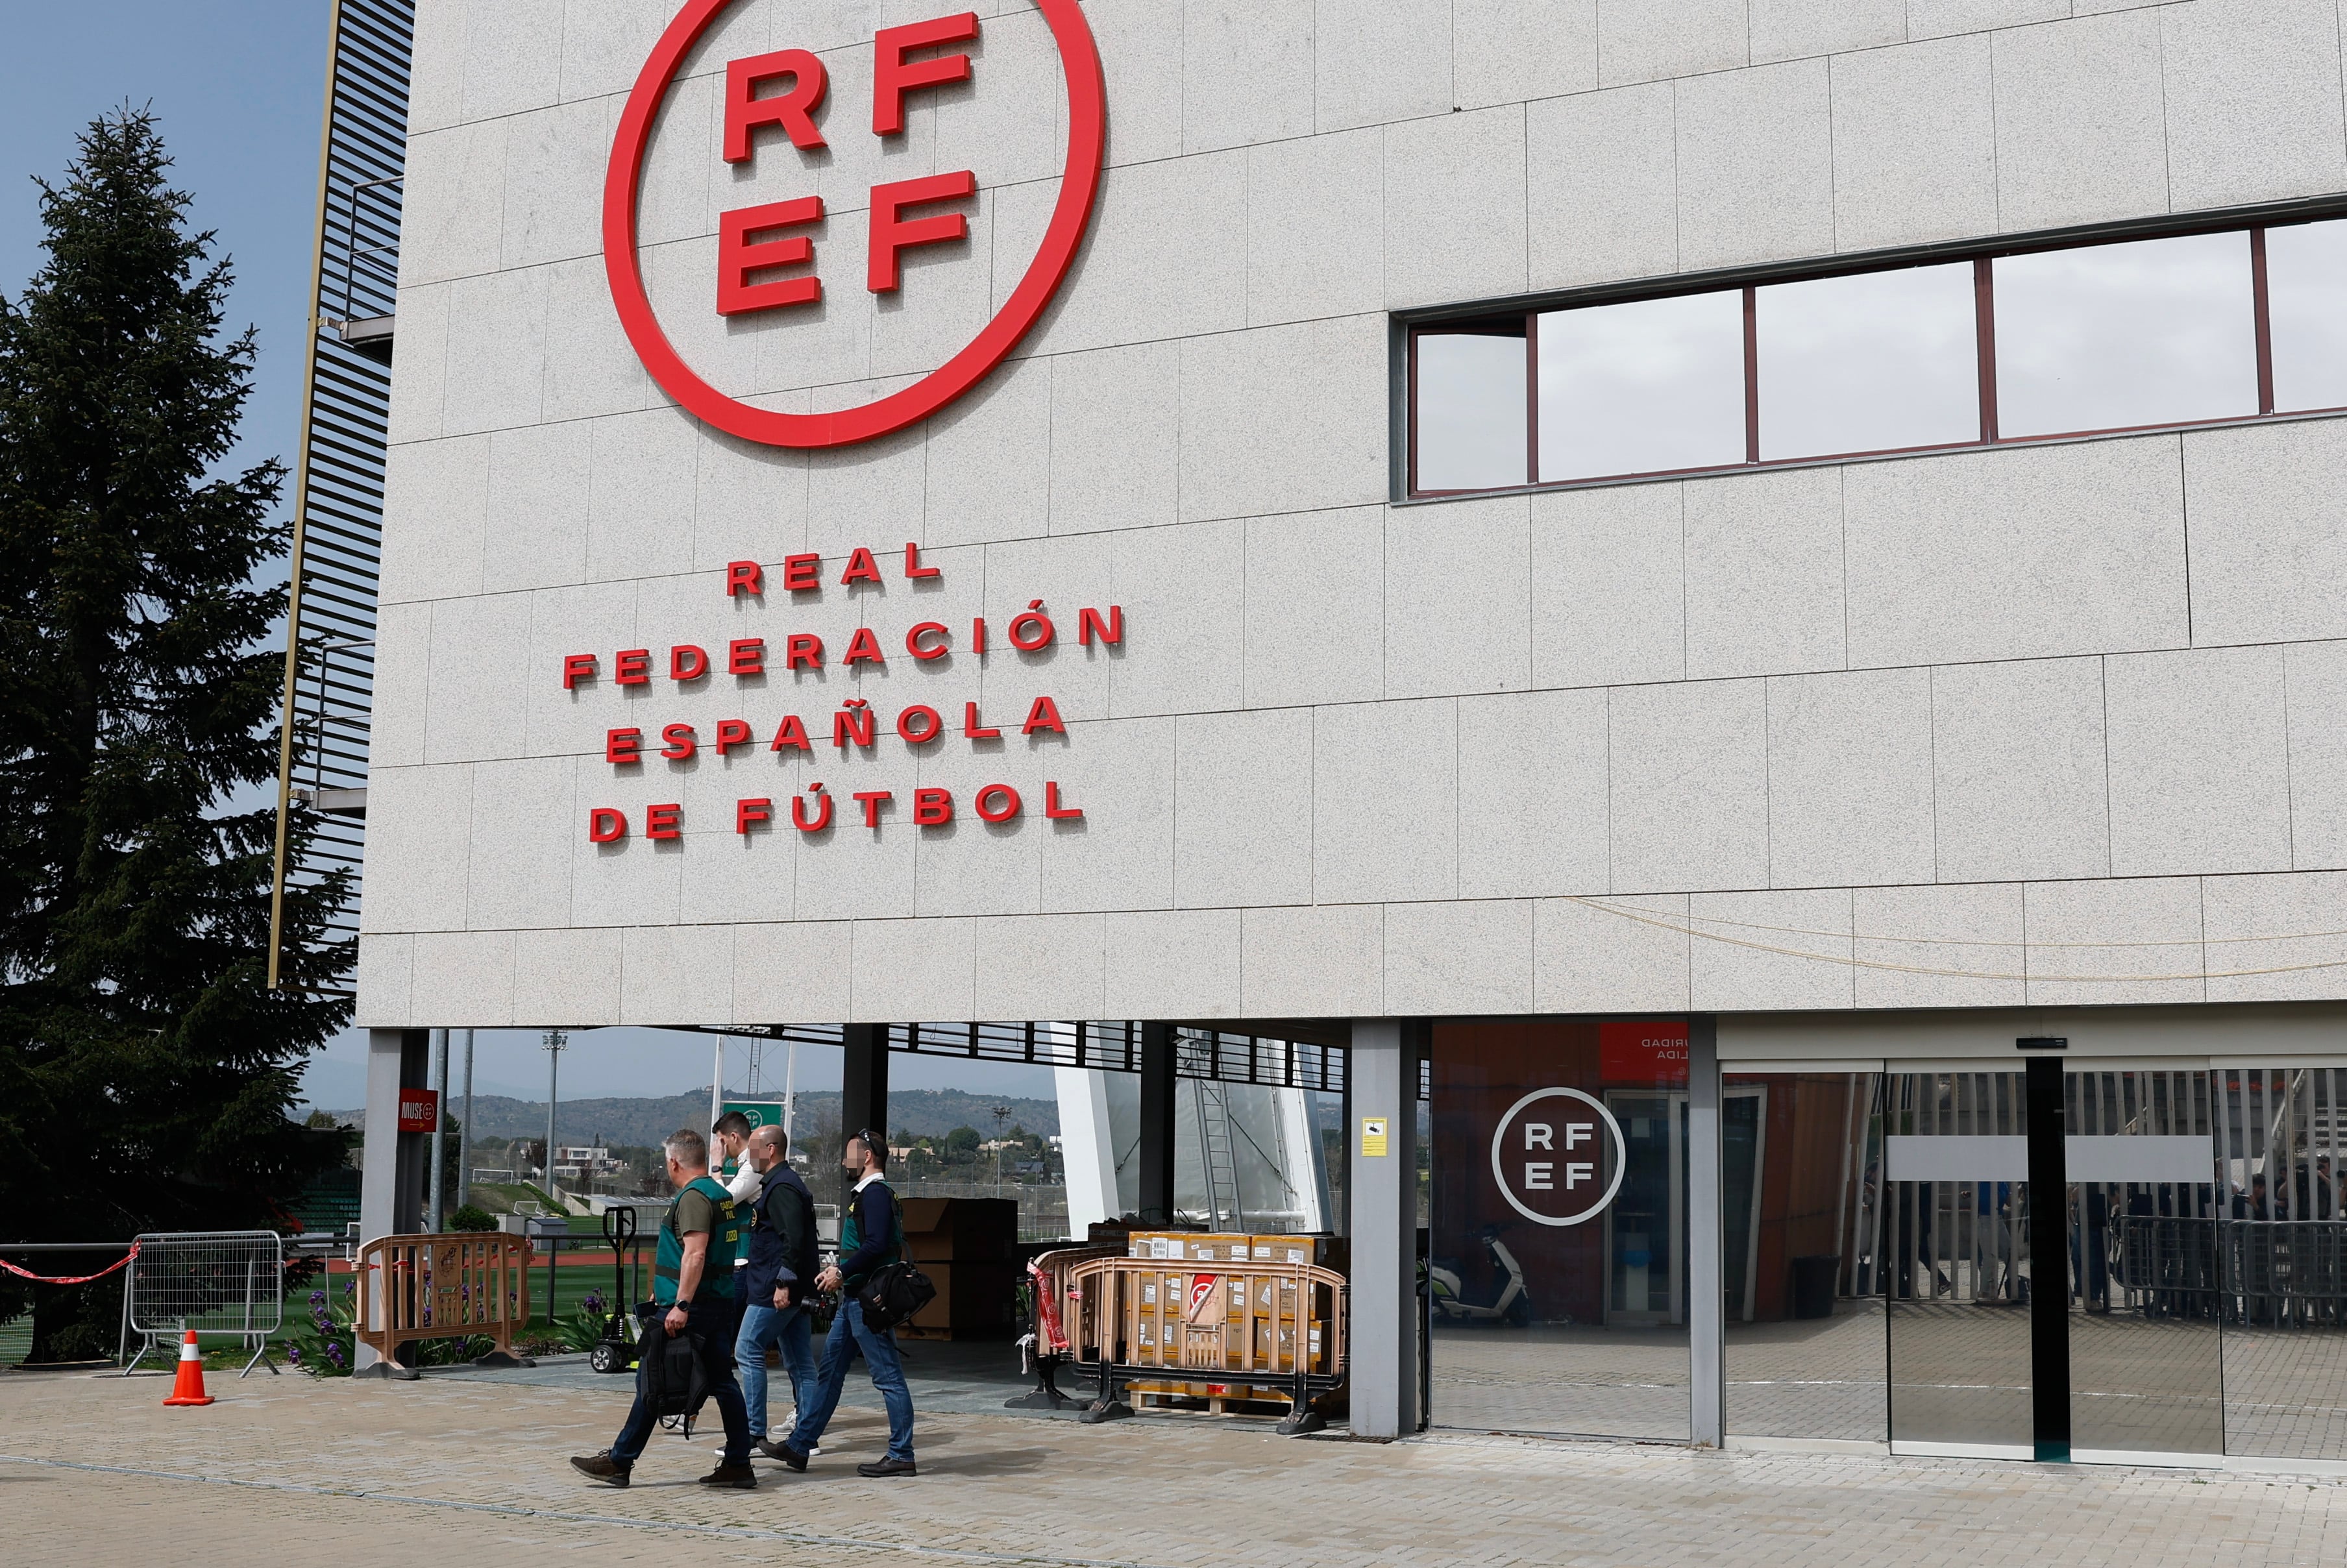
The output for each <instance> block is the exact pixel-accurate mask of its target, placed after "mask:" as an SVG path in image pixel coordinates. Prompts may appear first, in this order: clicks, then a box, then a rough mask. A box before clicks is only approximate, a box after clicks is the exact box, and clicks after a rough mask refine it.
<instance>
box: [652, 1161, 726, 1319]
mask: <svg viewBox="0 0 2347 1568" xmlns="http://www.w3.org/2000/svg"><path fill="white" fill-rule="evenodd" d="M692 1192H697V1193H699V1194H701V1195H702V1197H705V1198H707V1199H708V1200H709V1201H710V1203H711V1204H712V1206H713V1207H714V1208H715V1209H716V1211H717V1214H716V1225H715V1226H714V1227H713V1228H712V1230H711V1231H710V1233H709V1255H708V1257H707V1258H706V1259H705V1260H703V1262H702V1266H701V1283H700V1285H699V1286H696V1287H694V1290H693V1299H694V1300H695V1301H700V1300H703V1299H714V1298H717V1297H720V1296H723V1297H725V1298H728V1299H730V1298H731V1297H732V1296H733V1258H734V1255H736V1254H737V1253H739V1252H740V1251H741V1248H742V1220H741V1216H740V1215H738V1214H735V1213H734V1211H733V1194H731V1193H729V1192H727V1191H726V1190H725V1189H724V1188H723V1187H722V1186H720V1185H719V1184H717V1183H716V1182H715V1181H713V1180H712V1179H711V1178H709V1177H708V1176H705V1175H703V1176H695V1177H693V1178H692V1180H691V1181H690V1182H687V1183H686V1184H684V1193H692ZM684 1193H679V1194H677V1196H678V1197H679V1198H682V1197H683V1196H684ZM683 1273H684V1237H683V1236H682V1235H678V1234H677V1228H676V1205H675V1204H670V1205H669V1208H668V1213H667V1214H664V1215H662V1216H661V1228H660V1249H659V1251H657V1252H655V1253H654V1254H653V1255H652V1299H653V1300H654V1301H655V1302H658V1303H659V1304H660V1305H661V1306H662V1307H672V1306H674V1305H675V1304H676V1287H677V1281H678V1280H679V1278H680V1277H681V1276H682V1275H683Z"/></svg>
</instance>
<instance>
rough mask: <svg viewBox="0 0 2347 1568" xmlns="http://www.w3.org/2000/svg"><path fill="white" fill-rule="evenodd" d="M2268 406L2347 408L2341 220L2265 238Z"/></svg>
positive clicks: (2344, 231) (2346, 237)
mask: <svg viewBox="0 0 2347 1568" xmlns="http://www.w3.org/2000/svg"><path fill="white" fill-rule="evenodd" d="M2265 239H2266V247H2265V250H2266V254H2265V262H2266V293H2267V298H2268V300H2269V302H2270V303H2269V305H2268V311H2269V313H2270V315H2271V316H2272V318H2273V320H2272V333H2273V405H2274V406H2275V407H2276V408H2279V409H2290V410H2298V409H2306V408H2340V407H2347V220H2340V221H2333V222H2330V223H2300V224H2297V225H2294V226H2293V227H2291V228H2288V229H2269V230H2267V231H2266V236H2265Z"/></svg>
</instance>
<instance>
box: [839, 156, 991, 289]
mask: <svg viewBox="0 0 2347 1568" xmlns="http://www.w3.org/2000/svg"><path fill="white" fill-rule="evenodd" d="M977 190H978V179H977V177H976V176H975V175H973V174H972V173H971V172H970V171H969V169H955V170H954V171H953V172H952V173H950V174H924V175H922V176H920V177H919V178H918V179H897V180H891V181H889V182H888V183H887V184H886V185H876V186H874V187H873V188H872V214H871V232H870V235H869V244H868V246H867V249H866V261H865V267H864V286H865V287H866V288H867V289H869V290H870V291H872V292H874V293H876V294H893V293H895V292H897V287H898V285H899V283H900V282H902V276H901V274H902V272H903V268H902V265H901V261H900V257H901V254H902V253H903V252H904V251H909V250H911V249H912V248H913V247H914V246H916V245H946V244H950V243H952V242H953V241H956V240H966V239H968V238H969V219H967V218H965V217H963V216H962V215H961V214H960V213H958V212H933V213H931V214H929V215H928V217H926V218H907V217H906V216H904V211H905V209H906V208H907V207H921V206H926V205H928V203H930V202H932V201H958V200H961V199H962V198H964V197H966V196H970V195H973V194H975V193H976V192H977Z"/></svg>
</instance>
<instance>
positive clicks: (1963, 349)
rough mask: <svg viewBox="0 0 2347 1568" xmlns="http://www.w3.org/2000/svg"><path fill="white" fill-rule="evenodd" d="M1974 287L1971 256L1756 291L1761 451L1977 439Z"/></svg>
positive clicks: (1820, 451)
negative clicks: (1940, 263) (1944, 263)
mask: <svg viewBox="0 0 2347 1568" xmlns="http://www.w3.org/2000/svg"><path fill="white" fill-rule="evenodd" d="M1754 293H1755V300H1754V306H1755V316H1756V321H1755V326H1756V328H1757V331H1758V341H1759V379H1760V456H1761V457H1762V458H1763V459H1764V460H1769V459H1775V458H1779V457H1819V456H1827V455H1829V454H1831V453H1836V452H1881V451H1887V450H1890V449H1891V448H1893V447H1900V446H1944V445H1947V444H1949V443H1951V442H1957V441H1976V440H1978V439H1979V438H1980V346H1979V333H1978V332H1977V329H1976V328H1975V325H1974V321H1973V267H1972V263H1971V262H1969V261H1958V262H1955V263H1952V264H1951V265H1948V266H1941V267H1913V268H1909V269H1906V270H1903V271H1901V272H1869V273H1865V274H1862V275H1860V276H1858V277H1850V278H1819V279H1816V280H1814V281H1812V282H1804V283H1775V284H1771V285H1770V286H1768V287H1767V288H1765V289H1758V290H1756V291H1754Z"/></svg>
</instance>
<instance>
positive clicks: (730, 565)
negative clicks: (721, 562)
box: [725, 560, 766, 599]
mask: <svg viewBox="0 0 2347 1568" xmlns="http://www.w3.org/2000/svg"><path fill="white" fill-rule="evenodd" d="M765 578H766V574H765V572H764V569H761V568H760V567H759V565H758V563H757V562H756V561H753V560H737V561H728V562H726V563H725V596H726V597H727V598H728V599H740V598H741V597H742V596H743V595H744V594H749V595H752V596H753V597H757V596H763V595H764V593H765V591H766V589H765Z"/></svg>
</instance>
